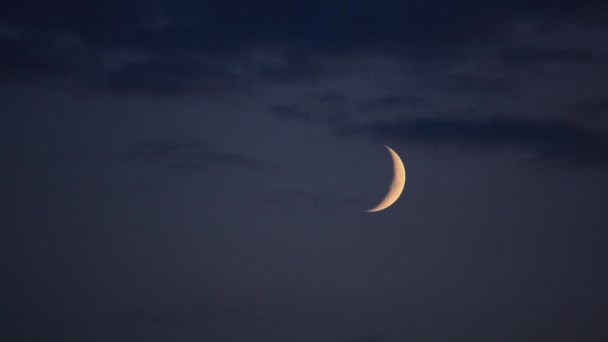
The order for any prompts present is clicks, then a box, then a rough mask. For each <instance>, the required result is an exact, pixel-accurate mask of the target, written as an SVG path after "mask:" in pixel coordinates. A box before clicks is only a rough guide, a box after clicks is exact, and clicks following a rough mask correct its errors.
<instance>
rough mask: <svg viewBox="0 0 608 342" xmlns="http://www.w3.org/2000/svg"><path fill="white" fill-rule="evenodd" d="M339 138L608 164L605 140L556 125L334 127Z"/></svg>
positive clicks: (437, 122)
mask: <svg viewBox="0 0 608 342" xmlns="http://www.w3.org/2000/svg"><path fill="white" fill-rule="evenodd" d="M335 133H336V134H338V135H340V136H366V137H371V138H377V139H382V140H386V139H389V140H395V141H399V142H401V143H405V144H419V145H427V146H448V147H449V146H451V147H461V148H471V149H476V150H490V151H494V150H507V149H509V150H513V149H516V150H522V151H525V152H530V153H532V154H533V155H534V156H536V157H541V158H546V159H562V160H568V161H577V162H589V163H601V164H605V163H608V138H607V137H606V136H604V135H602V134H601V133H600V132H594V131H590V130H588V129H586V128H583V127H580V126H576V125H574V124H571V123H567V122H561V121H542V120H529V119H516V118H507V117H492V118H487V119H440V118H414V119H406V120H396V121H374V122H372V123H369V124H358V125H350V126H344V127H336V128H335Z"/></svg>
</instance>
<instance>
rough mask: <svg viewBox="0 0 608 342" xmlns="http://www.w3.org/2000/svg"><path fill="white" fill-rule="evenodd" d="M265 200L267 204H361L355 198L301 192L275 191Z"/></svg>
mask: <svg viewBox="0 0 608 342" xmlns="http://www.w3.org/2000/svg"><path fill="white" fill-rule="evenodd" d="M265 200H266V202H268V203H287V204H309V205H310V204H312V205H315V206H328V205H329V206H336V205H351V204H357V203H360V202H361V201H360V200H358V199H355V198H349V197H343V196H339V195H335V194H329V193H315V192H309V191H302V190H286V191H277V192H274V193H271V194H269V195H267V196H266V197H265Z"/></svg>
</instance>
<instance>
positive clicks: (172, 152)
mask: <svg viewBox="0 0 608 342" xmlns="http://www.w3.org/2000/svg"><path fill="white" fill-rule="evenodd" d="M124 160H126V161H129V162H138V163H147V164H153V165H160V166H163V167H167V168H171V169H179V170H189V171H194V172H206V171H208V170H209V169H210V168H213V167H226V168H240V169H250V170H264V169H269V168H273V167H274V166H273V165H272V164H270V163H269V162H266V161H262V160H259V159H256V158H251V157H248V156H245V155H242V154H238V153H234V152H228V151H225V150H223V149H221V148H218V147H217V146H214V145H212V144H209V143H204V142H201V141H199V140H197V139H195V138H191V137H185V138H164V139H151V140H146V141H141V142H139V143H137V144H136V146H134V147H133V148H132V150H131V151H130V152H128V153H127V154H126V155H125V156H124Z"/></svg>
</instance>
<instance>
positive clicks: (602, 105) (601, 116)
mask: <svg viewBox="0 0 608 342" xmlns="http://www.w3.org/2000/svg"><path fill="white" fill-rule="evenodd" d="M571 111H572V112H571V113H570V114H573V115H574V116H576V117H577V118H579V119H583V120H593V121H595V120H606V119H608V98H603V97H594V98H590V99H586V100H582V101H579V102H578V103H576V104H574V105H573V106H572V108H571Z"/></svg>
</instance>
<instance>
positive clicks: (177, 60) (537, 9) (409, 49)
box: [0, 0, 605, 94]
mask: <svg viewBox="0 0 608 342" xmlns="http://www.w3.org/2000/svg"><path fill="white" fill-rule="evenodd" d="M547 4H550V7H547V6H546V5H547ZM602 6H603V4H602V2H599V1H578V2H571V1H557V2H555V1H553V2H545V1H542V2H541V3H539V4H536V3H535V4H531V3H529V2H527V1H506V0H500V1H494V2H492V5H491V6H490V5H488V4H487V3H486V2H481V1H468V2H459V3H454V2H450V1H431V2H415V3H412V2H394V1H391V2H383V3H382V4H376V3H366V2H351V3H349V4H348V5H345V4H344V2H342V1H322V2H321V1H313V2H307V3H306V4H304V3H302V4H294V3H284V2H280V1H265V2H262V3H255V4H252V3H250V2H246V1H236V2H230V3H229V4H224V3H209V2H194V1H189V0H181V1H175V2H154V3H150V2H144V1H134V2H128V3H125V2H120V1H114V0H113V1H107V2H103V3H97V4H96V5H91V4H87V5H83V4H80V3H77V2H74V1H68V0H62V1H59V2H58V3H53V5H52V6H51V5H49V4H48V3H47V2H43V1H25V2H19V3H12V4H10V5H7V6H6V7H5V8H3V11H2V13H1V14H0V24H2V25H3V26H2V27H4V29H3V30H2V32H8V33H10V34H4V35H3V36H4V38H0V39H3V42H0V45H5V46H4V47H6V49H4V48H3V49H2V50H3V51H9V53H8V54H3V57H2V58H0V69H2V70H4V71H10V72H12V74H13V75H14V77H13V78H14V79H21V80H23V79H31V78H34V79H36V78H39V77H44V76H45V75H48V74H50V73H54V74H60V75H63V76H66V75H67V76H70V77H75V78H77V79H79V80H80V81H81V82H85V83H84V84H78V85H79V86H84V87H86V88H94V89H97V87H100V88H101V89H106V90H115V91H126V92H131V91H141V92H144V93H146V92H151V93H152V94H158V93H161V94H164V93H167V94H179V93H193V92H194V93H196V94H200V93H205V92H206V91H207V90H208V89H218V88H219V89H242V88H241V87H242V86H243V84H242V82H245V83H248V82H253V81H256V80H264V81H271V82H272V81H279V82H284V81H305V82H310V81H316V80H318V78H319V77H320V73H321V70H322V68H321V67H320V65H319V64H320V63H321V61H323V59H324V58H328V57H331V58H344V57H352V56H362V55H363V56H377V55H385V56H386V55H390V56H397V57H398V58H400V59H402V60H412V61H416V63H422V64H427V63H429V62H431V61H442V62H441V63H445V62H450V61H453V60H455V59H458V58H467V56H470V54H471V53H472V52H471V51H476V50H478V49H479V48H480V47H484V46H486V45H487V44H493V43H494V42H496V41H503V42H504V43H505V44H507V45H508V44H509V43H510V42H509V40H508V39H507V38H505V37H504V32H503V31H504V26H505V25H506V24H507V23H508V22H510V21H511V20H513V18H517V17H518V16H520V15H521V16H528V17H532V18H536V19H535V20H540V21H543V20H544V21H551V20H555V19H556V18H560V20H562V19H564V18H570V19H571V20H581V19H588V21H591V22H595V21H598V20H600V19H599V18H601V16H599V18H598V15H597V13H598V12H601V11H602V10H605V8H604V7H602ZM548 8H549V9H550V10H547V9H548ZM11 32H12V33H11ZM15 32H28V33H27V34H28V35H30V36H31V37H36V38H35V39H31V37H30V38H27V39H21V38H23V37H21V36H20V35H15V34H14V33H15ZM41 32H64V33H66V32H67V33H69V34H71V35H73V36H74V37H78V39H79V40H80V42H79V44H78V48H76V47H75V46H72V47H71V48H68V49H66V48H63V49H61V50H58V49H57V47H49V42H50V41H52V40H53V38H52V37H48V36H45V35H44V34H42V33H41ZM7 37H8V38H7ZM19 37H21V38H20V39H21V42H18V43H15V42H9V43H7V42H6V41H5V40H7V39H13V40H14V39H16V38H19ZM7 44H8V45H7ZM78 49H81V50H82V51H84V52H85V54H84V55H82V56H80V57H78V56H75V55H74V54H76V53H78V54H80V53H82V51H80V50H78ZM116 49H119V50H120V49H133V50H138V51H143V52H145V53H147V54H150V55H151V56H152V60H151V61H143V62H141V63H138V64H134V65H128V66H124V67H121V68H118V69H112V70H108V69H107V68H105V65H104V64H103V63H99V62H98V59H99V56H100V55H102V54H104V53H105V52H106V51H108V50H116ZM255 49H263V50H268V51H271V52H272V53H275V54H277V55H278V56H279V59H278V60H274V61H269V60H251V59H250V57H249V56H248V53H249V51H251V50H255ZM481 50H483V49H481ZM473 53H474V52H473ZM184 55H187V56H199V57H203V58H206V59H212V60H214V61H215V63H212V64H211V65H208V64H206V63H202V62H193V61H192V60H184V57H183V56H184ZM593 56H594V54H593V51H586V50H584V49H578V48H552V49H540V48H538V47H535V46H531V47H518V48H517V49H510V50H509V49H507V52H505V53H504V55H503V56H500V57H499V58H504V59H508V60H509V61H511V62H512V63H532V62H534V63H538V62H541V61H546V60H549V59H550V60H562V61H563V60H568V61H576V62H585V61H587V60H588V59H589V58H591V57H593ZM83 70H86V71H83ZM186 70H188V71H186ZM90 73H93V74H94V76H95V77H94V79H93V81H91V75H90ZM74 74H76V75H74ZM237 79H238V80H239V82H236V81H235V80H237ZM486 81H487V82H486V83H488V82H489V83H490V88H492V89H495V90H496V91H504V90H505V89H507V90H509V89H510V88H509V87H508V86H509V84H505V82H504V80H502V79H498V80H494V79H490V80H486ZM461 83H463V84H464V86H465V87H466V86H469V87H473V88H474V89H480V88H483V85H484V83H482V84H480V85H478V81H477V80H474V79H471V78H470V77H469V78H467V77H466V76H463V79H462V80H461ZM233 87H236V88H233Z"/></svg>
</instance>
